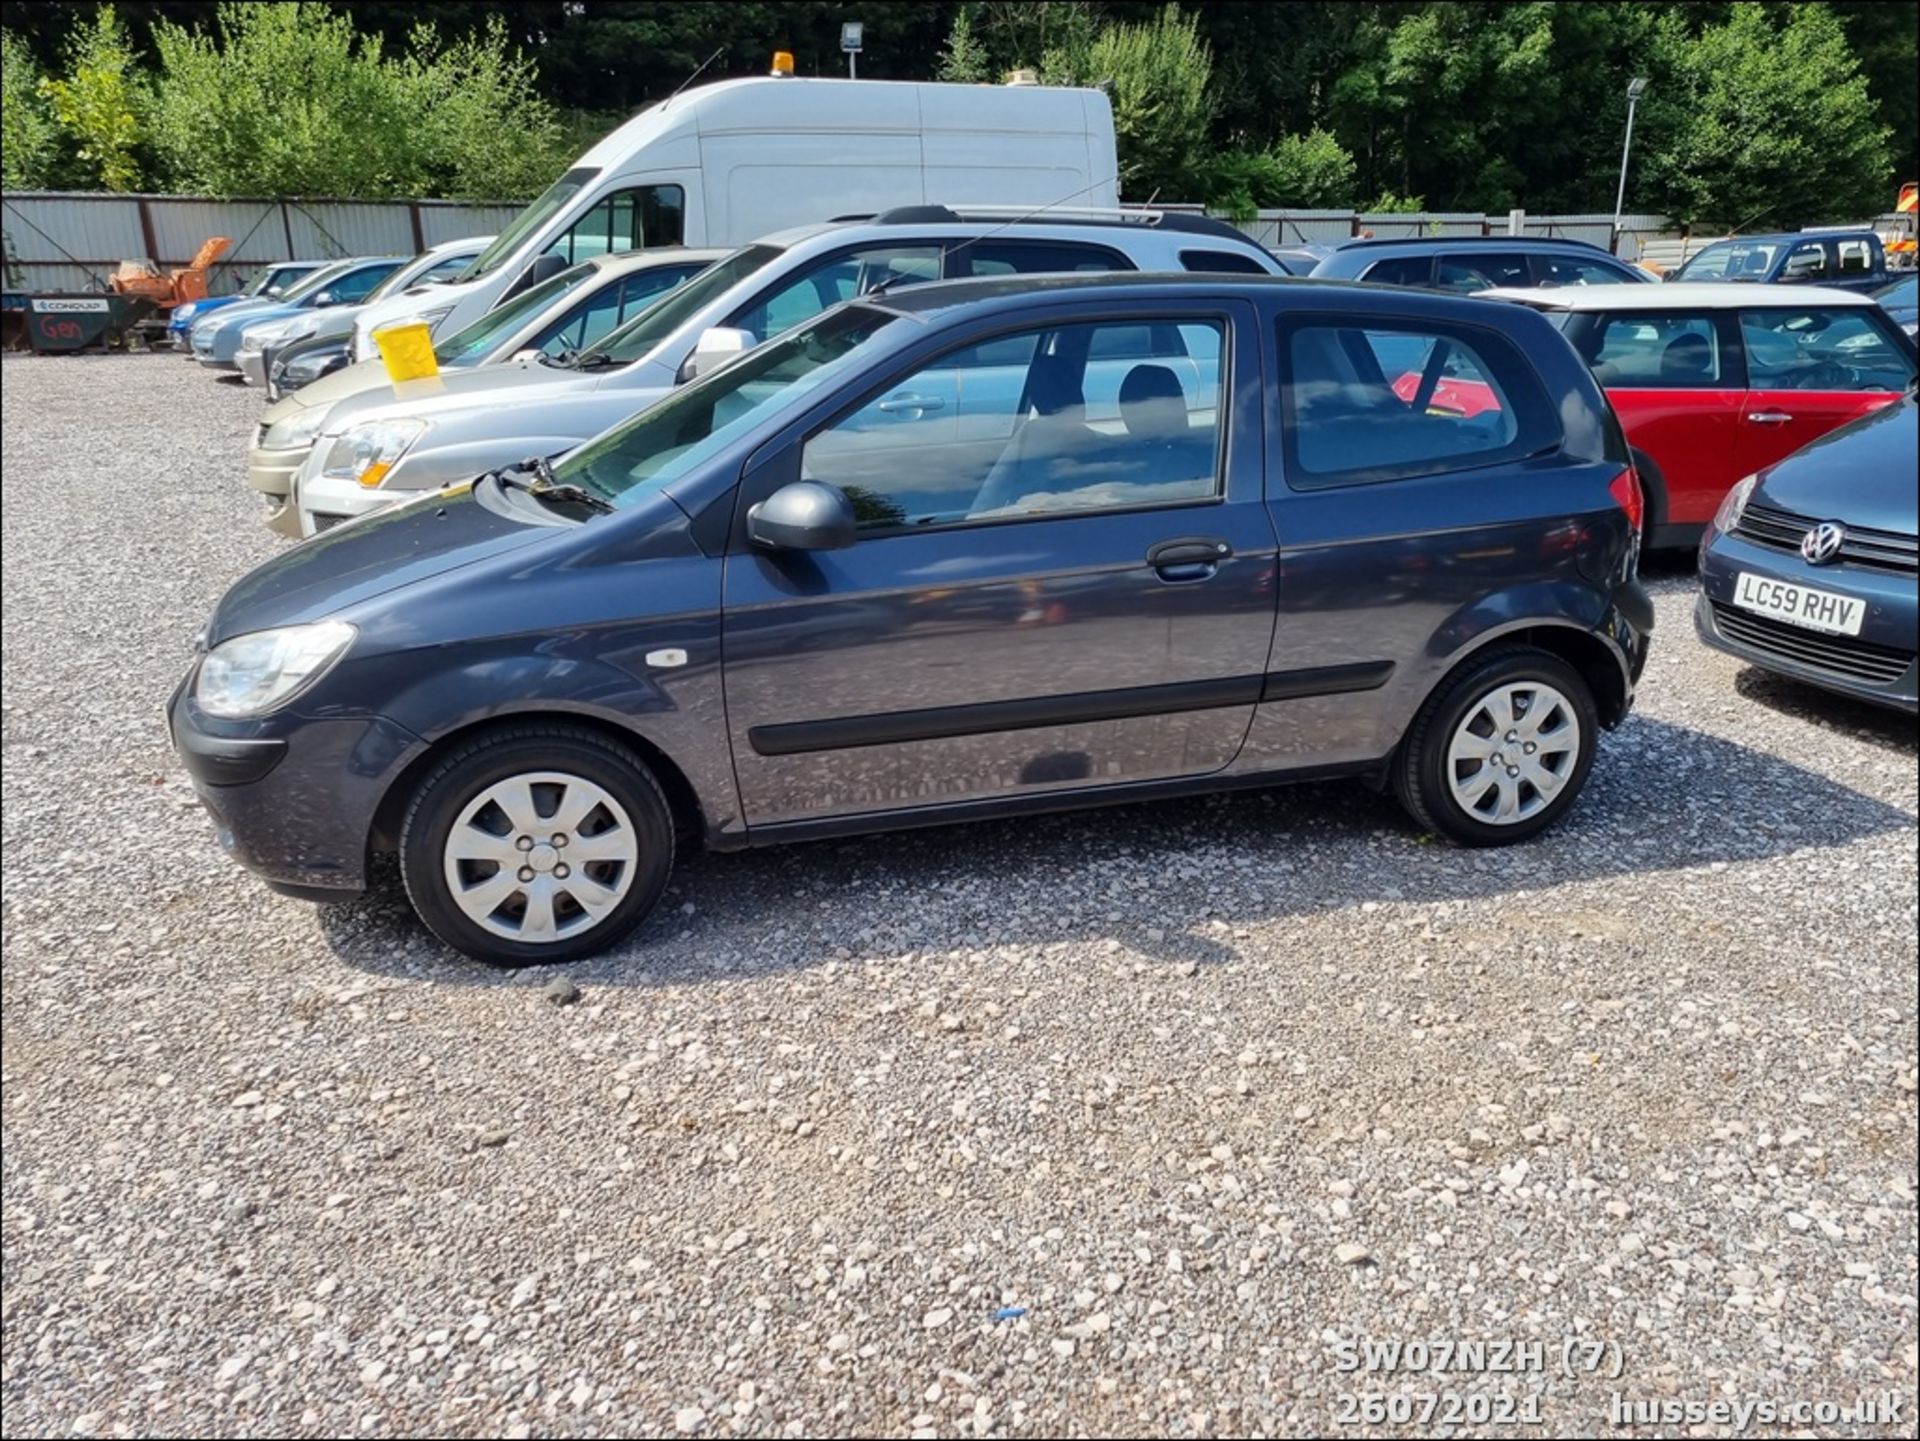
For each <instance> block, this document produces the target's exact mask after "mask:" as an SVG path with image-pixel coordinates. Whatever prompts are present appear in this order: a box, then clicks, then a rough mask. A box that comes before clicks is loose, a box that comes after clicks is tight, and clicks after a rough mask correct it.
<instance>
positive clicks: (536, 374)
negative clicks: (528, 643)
mask: <svg viewBox="0 0 1920 1441" xmlns="http://www.w3.org/2000/svg"><path fill="white" fill-rule="evenodd" d="M1126 270H1147V271H1163V272H1164V271H1181V270H1224V271H1239V272H1252V273H1259V274H1265V275H1276V274H1279V273H1281V271H1280V265H1279V263H1278V262H1277V261H1275V260H1274V258H1273V257H1272V256H1271V255H1269V254H1268V253H1267V252H1266V251H1265V250H1263V249H1261V248H1260V247H1259V246H1258V245H1255V244H1254V243H1253V242H1252V241H1251V240H1249V239H1248V238H1247V237H1246V236H1245V235H1244V234H1242V233H1241V232H1240V231H1238V230H1235V229H1234V228H1233V227H1232V226H1229V225H1227V224H1225V223H1224V222H1221V221H1217V220H1210V219H1207V218H1205V217H1202V216H1194V215H1177V214H1169V213H1163V212H1159V211H1150V210H1145V211H1108V212H1099V213H1085V212H1082V213H1076V214H1075V215H1074V217H1073V218H1071V219H1066V218H1053V217H1034V216H1017V215H1005V214H997V215H996V214H990V213H985V212H978V211H968V212H966V213H964V214H963V213H960V212H956V211H953V210H948V209H946V208H944V207H941V206H925V205H920V206H912V207H909V208H906V209H903V210H900V211H894V212H889V213H887V214H884V215H881V216H878V217H876V218H875V219H873V220H869V221H858V222H836V223H831V224H825V225H811V226H806V227H802V228H799V229H795V230H788V231H783V232H781V233H779V234H776V235H772V236H769V237H767V238H766V239H765V240H762V241H759V242H757V243H755V244H753V245H749V246H746V247H744V248H742V249H740V250H737V251H735V252H733V254H731V255H729V256H728V257H727V258H726V259H724V260H722V261H720V262H718V263H717V264H715V265H714V266H712V267H711V268H710V269H708V270H706V271H704V272H702V273H701V275H700V276H699V277H698V278H696V279H694V280H692V281H689V282H688V283H687V284H686V285H684V286H682V287H681V288H680V289H679V290H678V291H676V292H675V293H674V294H672V295H670V296H668V297H667V298H666V299H665V300H663V301H661V302H660V303H659V304H658V305H656V306H654V307H653V308H651V309H650V310H648V311H646V312H645V313H644V314H642V315H641V316H640V317H639V318H638V319H637V320H635V321H633V322H631V323H630V324H628V325H627V326H625V327H623V328H622V329H620V330H617V331H615V332H614V333H613V334H612V335H609V336H608V337H607V338H606V339H605V340H603V341H601V342H600V343H599V344H597V345H594V346H592V347H590V348H589V349H587V350H586V351H584V352H582V353H581V354H580V355H579V356H577V357H574V359H573V361H572V363H571V364H569V365H566V366H558V367H556V366H553V365H547V364H508V365H496V366H488V367H485V368H483V369H479V370H468V371H463V372H457V373H454V374H451V375H445V376H442V377H440V379H439V382H438V383H437V384H435V385H433V386H431V387H427V386H425V385H420V384H415V385H410V386H408V387H406V388H405V393H404V394H396V393H390V392H382V391H365V392H362V393H361V394H359V395H356V396H353V397H351V398H348V399H344V400H342V401H340V402H339V403H338V404H336V405H335V406H334V408H333V409H332V411H330V412H329V413H328V415H327V417H326V420H325V422H324V423H323V424H322V426H321V428H320V432H319V437H318V439H317V441H316V442H315V444H314V446H313V450H312V452H311V454H310V455H309V456H308V458H307V460H306V462H305V463H304V464H303V465H302V466H301V468H300V470H299V472H298V473H297V474H296V476H295V479H294V495H295V499H296V504H297V507H298V510H299V516H300V532H301V534H303V535H313V534H316V533H317V532H319V531H321V530H325V529H327V528H329V527H330V526H333V525H338V524H339V523H340V522H342V521H344V520H349V519H352V518H353V517H355V516H359V515H364V514H366V513H367V512H369V511H372V510H377V509H379V508H380V507H381V506H384V505H387V504H391V503H392V502H393V501H395V500H400V499H405V498H406V495H407V494H408V493H409V492H416V491H420V490H429V489H435V488H438V487H440V486H444V485H447V484H449V483H451V482H454V481H459V480H465V479H467V478H469V477H471V476H474V475H478V474H480V473H482V472H484V471H488V470H493V469H497V468H498V467H500V466H503V465H511V464H513V463H514V462H516V461H520V460H524V459H526V458H527V457H529V456H536V455H537V456H550V455H555V454H558V453H560V452H562V451H566V450H571V449H572V448H573V447H574V446H576V445H578V444H580V443H581V442H582V441H584V440H586V439H588V438H589V437H590V436H594V435H597V434H599V433H600V432H601V431H603V430H605V429H606V428H607V427H609V426H611V425H614V424H616V423H618V422H619V421H622V420H625V419H627V418H628V417H629V416H632V415H634V414H636V413H637V412H639V411H642V410H645V409H646V408H647V407H648V406H650V405H652V404H654V403H655V402H656V401H658V400H660V399H661V398H662V397H663V396H666V395H667V394H669V393H671V391H672V390H673V388H674V387H675V386H676V385H678V384H680V383H682V382H684V381H686V380H688V379H691V378H692V377H693V376H694V375H696V374H699V373H702V372H703V371H704V370H707V369H711V368H712V366H713V365H715V364H717V363H720V362H722V361H724V360H725V359H727V358H730V357H731V355H732V354H737V353H738V352H739V351H741V350H745V349H747V348H749V347H751V346H753V345H756V344H758V343H760V342H761V341H763V340H766V339H768V338H769V337H771V336H774V335H777V334H780V333H781V332H783V331H785V330H787V329H789V328H790V327H792V326H795V325H799V324H801V323H803V322H805V321H807V320H810V319H811V318H812V317H814V316H816V315H818V314H820V313H821V312H822V311H824V310H826V309H827V308H829V307H830V306H833V305H835V304H838V303H839V302H840V301H843V300H847V299H850V298H852V297H854V296H858V295H864V294H867V293H870V292H873V291H878V290H887V289H896V290H897V289H900V288H902V287H905V286H909V285H916V284H919V283H921V282H924V281H929V280H936V279H942V278H946V279H954V278H965V277H974V276H1005V275H1014V274H1027V273H1035V274H1057V273H1061V272H1074V271H1079V272H1105V271H1126ZM933 403H934V402H933V401H929V402H928V407H927V408H931V407H932V405H933ZM949 413H950V414H951V413H952V412H951V411H950V412H949Z"/></svg>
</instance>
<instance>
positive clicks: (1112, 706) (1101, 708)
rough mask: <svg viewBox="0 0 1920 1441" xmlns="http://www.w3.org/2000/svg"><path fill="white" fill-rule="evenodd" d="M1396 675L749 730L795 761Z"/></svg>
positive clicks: (1266, 678)
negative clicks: (825, 753)
mask: <svg viewBox="0 0 1920 1441" xmlns="http://www.w3.org/2000/svg"><path fill="white" fill-rule="evenodd" d="M1392 674H1393V662H1392V661H1385V660H1383V661H1362V662H1360V663H1358V664H1355V665H1332V666H1316V667H1313V668H1311V669H1307V670H1290V671H1277V672H1272V673H1269V674H1266V675H1257V674H1256V675H1239V676H1221V677H1218V678H1215V679H1210V680H1195V681H1178V682H1175V683H1174V684H1172V685H1149V686H1130V687H1127V688H1125V689H1121V690H1096V691H1077V692H1074V693H1072V694H1068V695H1052V696H1033V697H1028V698H1023V699H1020V700H1003V701H983V702H980V703H978V704H975V705H953V706H932V707H929V708H927V709H925V710H908V711H885V712H882V713H880V714H877V715H863V716H840V717H835V718H833V719H829V720H811V721H785V722H782V723H780V724H778V725H762V726H754V727H752V728H751V729H749V730H748V732H747V743H748V744H749V745H750V746H752V747H753V752H754V754H755V755H761V756H790V755H808V754H811V753H813V752H816V751H836V750H853V749H856V748H858V747H862V746H881V745H901V744H904V743H906V742H908V741H928V740H949V739H953V738H955V737H958V736H973V735H993V734H995V733H997V732H1001V731H1016V730H1034V729H1038V728H1040V727H1043V726H1061V725H1085V724H1089V723H1092V722H1096V721H1112V720H1129V719H1132V718H1134V717H1138V716H1150V715H1177V714H1180V713H1182V712H1186V711H1198V710H1221V709H1224V708H1226V707H1229V706H1245V705H1255V704H1258V703H1259V702H1261V701H1272V700H1298V699H1300V698H1302V697H1305V696H1316V695H1339V694H1341V693H1343V692H1347V691H1359V690H1376V689H1378V688H1379V687H1380V686H1383V685H1385V684H1386V682H1387V677H1388V676H1390V675H1392Z"/></svg>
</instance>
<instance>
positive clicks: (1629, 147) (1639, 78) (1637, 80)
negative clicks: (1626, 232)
mask: <svg viewBox="0 0 1920 1441" xmlns="http://www.w3.org/2000/svg"><path fill="white" fill-rule="evenodd" d="M1646 93H1647V77H1646V76H1644V75H1636V76H1634V77H1633V79H1631V80H1629V81H1628V82H1627V138H1626V139H1625V140H1623V141H1622V142H1621V143H1620V189H1619V191H1618V192H1617V193H1616V194H1615V195H1614V197H1613V248H1614V250H1615V251H1618V250H1619V249H1620V211H1621V210H1622V208H1623V207H1625V205H1626V203H1627V157H1628V156H1629V155H1631V154H1632V153H1633V111H1634V107H1635V106H1637V105H1638V104H1639V103H1640V97H1641V96H1642V95H1644V94H1646Z"/></svg>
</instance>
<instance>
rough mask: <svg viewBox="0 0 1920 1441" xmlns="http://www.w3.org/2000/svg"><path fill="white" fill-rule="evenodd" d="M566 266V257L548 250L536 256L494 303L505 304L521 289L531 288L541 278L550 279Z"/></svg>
mask: <svg viewBox="0 0 1920 1441" xmlns="http://www.w3.org/2000/svg"><path fill="white" fill-rule="evenodd" d="M566 268H567V257H566V256H564V255H555V254H554V253H553V252H552V251H551V250H549V251H548V252H547V253H546V254H545V255H541V256H537V257H535V259H534V262H533V264H531V265H529V266H528V267H527V268H526V269H525V270H523V271H521V272H520V278H519V279H518V280H516V281H514V282H513V284H511V285H509V286H508V287H507V288H506V291H505V293H504V294H502V295H501V297H500V298H499V299H498V300H496V301H494V304H495V305H505V304H506V303H507V302H508V301H509V300H511V299H513V297H514V296H516V295H518V294H519V293H520V292H521V291H523V290H531V289H533V287H534V286H536V285H538V284H540V282H541V281H543V280H551V279H553V277H554V276H556V275H558V274H559V273H560V272H561V271H563V270H565V269H566Z"/></svg>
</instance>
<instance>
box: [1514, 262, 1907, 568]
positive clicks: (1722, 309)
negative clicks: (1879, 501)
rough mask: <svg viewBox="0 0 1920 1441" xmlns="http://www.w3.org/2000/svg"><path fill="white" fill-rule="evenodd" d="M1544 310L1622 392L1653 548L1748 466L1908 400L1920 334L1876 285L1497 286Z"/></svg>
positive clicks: (1611, 395)
mask: <svg viewBox="0 0 1920 1441" xmlns="http://www.w3.org/2000/svg"><path fill="white" fill-rule="evenodd" d="M1481 293H1482V294H1483V295H1487V296H1493V297H1498V298H1500V299H1503V300H1515V301H1519V302H1520V303H1521V304H1523V305H1530V306H1532V307H1533V308H1534V309H1536V310H1539V311H1543V312H1545V313H1546V315H1547V316H1548V318H1549V319H1551V320H1553V321H1554V322H1555V323H1556V324H1557V325H1558V326H1559V327H1560V331H1561V333H1562V334H1563V335H1565V336H1566V337H1567V339H1568V340H1569V341H1571V342H1572V343H1573V348H1574V349H1575V350H1577V351H1579V352H1580V354H1581V356H1582V357H1583V358H1584V359H1585V360H1586V362H1587V364H1588V365H1589V366H1591V367H1592V368H1593V373H1594V376H1595V377H1596V378H1597V379H1598V380H1599V382H1600V384H1601V387H1602V388H1603V389H1604V390H1605V391H1606V393H1607V399H1608V400H1610V401H1612V402H1613V409H1614V413H1615V414H1616V415H1618V416H1619V417H1620V424H1621V426H1622V427H1623V428H1624V429H1625V431H1626V433H1627V443H1628V444H1629V445H1630V446H1632V448H1633V454H1634V463H1635V468H1636V469H1637V470H1638V471H1639V472H1640V481H1641V485H1642V486H1643V487H1644V489H1645V491H1646V497H1647V522H1646V533H1647V544H1648V545H1649V546H1650V547H1661V546H1681V545H1691V544H1693V543H1694V542H1695V541H1697V540H1698V539H1699V538H1700V533H1701V531H1702V530H1703V529H1704V528H1705V526H1706V523H1707V522H1708V521H1709V520H1711V519H1713V513H1714V511H1715V510H1716V509H1717V508H1718V507H1719V504H1720V500H1721V497H1722V496H1724V495H1725V494H1726V493H1727V492H1728V491H1729V490H1731V489H1732V488H1733V487H1734V485H1735V484H1737V483H1738V482H1739V481H1740V479H1741V478H1742V477H1743V476H1748V475H1752V474H1753V473H1754V472H1755V471H1758V470H1763V469H1765V468H1766V467H1767V466H1769V465H1772V464H1773V463H1774V462H1775V461H1779V460H1784V459H1786V458H1787V457H1788V456H1789V455H1792V454H1793V453H1794V452H1795V451H1796V450H1798V449H1800V447H1801V446H1803V445H1805V444H1807V442H1809V441H1811V440H1815V439H1817V438H1818V437H1820V436H1822V435H1825V434H1826V433H1827V432H1828V431H1830V430H1834V429H1837V428H1838V427H1840V426H1842V425H1845V424H1846V423H1847V422H1848V421H1850V420H1854V419H1856V418H1858V417H1859V416H1862V415H1865V414H1866V413H1867V412H1868V411H1871V410H1878V409H1879V408H1880V407H1881V406H1883V405H1887V404H1889V403H1891V402H1892V401H1894V400H1897V399H1898V398H1899V397H1900V396H1901V395H1903V394H1904V393H1905V392H1906V389H1907V387H1908V386H1909V385H1911V384H1912V383H1913V377H1914V370H1915V352H1914V345H1913V341H1912V340H1911V339H1909V338H1908V337H1907V335H1906V334H1905V333H1904V332H1903V331H1901V330H1900V328H1899V327H1898V326H1896V325H1895V324H1894V323H1893V321H1892V320H1890V319H1889V318H1888V317H1887V315H1886V312H1884V311H1883V310H1881V308H1880V307H1879V306H1878V305H1876V304H1875V303H1874V301H1873V300H1872V299H1871V298H1870V297H1868V296H1865V295H1854V294H1851V293H1849V292H1847V291H1842V290H1824V289H1820V288H1818V287H1815V286H1808V285H1780V286H1775V285H1706V284H1697V285H1688V284H1686V283H1684V282H1674V283H1670V284H1666V285H1582V286H1566V287H1564V288H1560V289H1551V290H1537V289H1536V290H1517V289H1515V290H1489V291H1483V292H1481Z"/></svg>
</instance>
